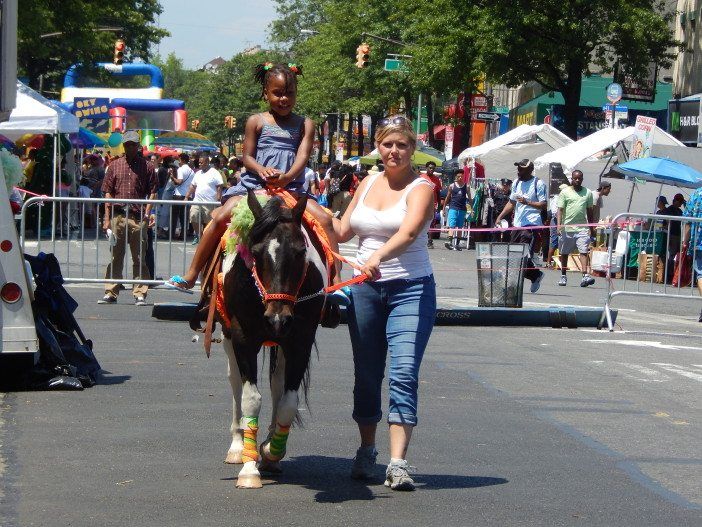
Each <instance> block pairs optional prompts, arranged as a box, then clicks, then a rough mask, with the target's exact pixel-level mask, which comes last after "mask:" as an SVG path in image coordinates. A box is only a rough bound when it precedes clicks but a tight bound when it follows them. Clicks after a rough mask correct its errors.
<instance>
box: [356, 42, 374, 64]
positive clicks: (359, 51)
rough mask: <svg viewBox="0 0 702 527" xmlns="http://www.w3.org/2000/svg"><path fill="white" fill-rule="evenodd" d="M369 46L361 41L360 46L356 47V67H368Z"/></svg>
mask: <svg viewBox="0 0 702 527" xmlns="http://www.w3.org/2000/svg"><path fill="white" fill-rule="evenodd" d="M370 53H371V48H370V46H369V45H368V44H367V43H366V42H363V43H362V44H361V45H360V46H358V47H357V48H356V67H357V68H366V67H368V61H369V60H370Z"/></svg>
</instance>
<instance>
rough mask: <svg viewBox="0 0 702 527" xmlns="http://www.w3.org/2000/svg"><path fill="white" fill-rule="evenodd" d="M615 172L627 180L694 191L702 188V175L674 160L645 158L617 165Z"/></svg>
mask: <svg viewBox="0 0 702 527" xmlns="http://www.w3.org/2000/svg"><path fill="white" fill-rule="evenodd" d="M613 170H614V171H616V172H619V173H621V174H622V175H623V176H624V177H625V178H626V179H633V178H637V179H643V180H645V181H651V182H654V183H660V184H662V185H675V186H676V187H684V188H693V189H694V188H699V187H702V173H700V172H698V171H697V170H695V169H694V168H692V167H689V166H687V165H685V164H683V163H680V162H678V161H673V160H672V159H664V158H661V157H644V158H642V159H634V160H633V161H627V162H626V163H622V164H621V165H617V166H616V167H614V169H613Z"/></svg>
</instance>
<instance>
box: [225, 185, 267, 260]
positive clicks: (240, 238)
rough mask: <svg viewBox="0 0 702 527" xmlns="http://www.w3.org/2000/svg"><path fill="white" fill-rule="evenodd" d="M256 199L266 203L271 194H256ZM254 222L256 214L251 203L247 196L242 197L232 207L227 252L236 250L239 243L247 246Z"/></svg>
mask: <svg viewBox="0 0 702 527" xmlns="http://www.w3.org/2000/svg"><path fill="white" fill-rule="evenodd" d="M256 199H257V200H258V202H259V203H260V204H261V206H265V204H266V203H267V202H268V200H269V199H270V198H269V196H258V195H257V196H256ZM253 224H254V216H253V213H252V212H251V209H249V204H248V203H247V201H246V198H245V197H244V199H241V200H240V201H239V203H237V205H236V207H234V209H232V219H231V223H230V224H229V228H228V229H227V245H226V249H225V250H226V252H227V254H232V253H234V252H236V251H237V250H238V249H237V247H238V246H239V245H241V246H244V247H246V246H247V245H248V243H249V235H250V234H251V228H252V227H253Z"/></svg>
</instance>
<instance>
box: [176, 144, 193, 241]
mask: <svg viewBox="0 0 702 527" xmlns="http://www.w3.org/2000/svg"><path fill="white" fill-rule="evenodd" d="M178 157H179V158H180V166H179V167H178V171H177V172H176V173H175V174H172V175H171V181H172V183H173V184H174V185H175V190H174V191H173V197H172V199H174V200H176V201H185V196H186V195H187V193H188V189H189V188H190V184H191V183H192V182H193V177H195V171H194V170H193V169H192V167H191V166H190V156H189V155H188V154H180V156H178ZM187 223H188V222H187V220H186V219H185V205H173V207H172V208H171V236H172V237H173V238H175V237H176V226H177V225H180V234H179V236H180V237H185V234H186V231H187V228H188V226H187Z"/></svg>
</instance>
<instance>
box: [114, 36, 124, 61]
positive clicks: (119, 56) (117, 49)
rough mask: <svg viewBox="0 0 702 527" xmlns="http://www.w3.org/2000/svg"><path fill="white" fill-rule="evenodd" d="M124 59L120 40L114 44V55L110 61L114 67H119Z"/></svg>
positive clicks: (122, 43)
mask: <svg viewBox="0 0 702 527" xmlns="http://www.w3.org/2000/svg"><path fill="white" fill-rule="evenodd" d="M123 59H124V40H122V39H121V38H120V39H119V40H117V42H115V54H114V57H113V59H112V62H114V64H115V66H121V65H122V60H123Z"/></svg>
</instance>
